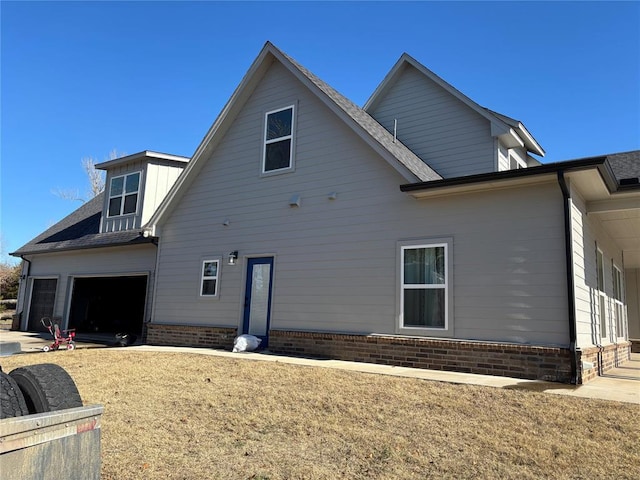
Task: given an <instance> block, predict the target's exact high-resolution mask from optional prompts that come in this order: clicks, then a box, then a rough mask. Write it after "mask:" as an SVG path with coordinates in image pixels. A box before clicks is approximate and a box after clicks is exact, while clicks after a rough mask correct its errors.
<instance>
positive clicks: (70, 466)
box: [0, 405, 104, 480]
mask: <svg viewBox="0 0 640 480" xmlns="http://www.w3.org/2000/svg"><path fill="white" fill-rule="evenodd" d="M103 411H104V407H103V406H102V405H91V406H88V407H78V408H69V409H66V410H59V411H55V412H48V413H37V414H34V415H25V416H23V417H14V418H5V419H3V420H0V477H1V478H2V480H14V479H15V480H31V479H33V480H48V479H52V480H53V479H56V480H60V479H65V480H94V479H95V480H99V479H100V466H101V458H100V454H101V450H100V423H101V419H102V413H103Z"/></svg>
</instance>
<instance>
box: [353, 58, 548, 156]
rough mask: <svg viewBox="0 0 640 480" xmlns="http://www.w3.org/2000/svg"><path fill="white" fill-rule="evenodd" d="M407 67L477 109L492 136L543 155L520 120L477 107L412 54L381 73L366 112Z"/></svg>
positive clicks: (542, 151)
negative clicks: (385, 72)
mask: <svg viewBox="0 0 640 480" xmlns="http://www.w3.org/2000/svg"><path fill="white" fill-rule="evenodd" d="M407 66H412V67H413V68H415V69H416V70H418V71H419V72H420V73H422V74H423V75H424V76H425V77H427V78H429V79H430V80H431V81H433V82H434V83H436V84H437V85H439V86H440V87H442V88H443V89H444V90H445V91H447V92H448V93H450V94H451V95H453V96H454V97H455V98H457V99H458V100H460V101H461V102H462V103H464V104H465V105H466V106H468V107H469V108H471V109H472V110H474V111H475V112H477V113H478V114H479V115H481V116H482V117H484V118H486V119H487V120H488V121H489V122H490V123H491V134H492V135H494V136H503V135H508V136H509V138H510V139H511V140H513V141H515V142H517V143H518V144H519V145H520V146H523V147H525V148H526V149H527V151H529V152H531V153H534V154H536V155H540V156H544V153H545V152H544V150H543V149H542V147H541V146H540V145H539V144H538V142H537V141H536V140H535V139H534V138H533V135H531V134H530V133H529V131H528V130H527V129H526V128H525V126H524V125H523V124H522V123H521V122H519V121H518V120H514V119H513V118H510V117H507V116H506V115H502V114H500V113H497V112H494V111H492V110H489V109H487V108H484V107H481V106H480V105H478V104H477V103H476V102H474V101H473V100H471V99H470V98H469V97H467V96H466V95H465V94H463V93H462V92H460V91H459V90H458V89H456V88H455V87H453V86H452V85H451V84H449V83H447V82H446V81H444V80H443V79H442V78H440V77H439V76H438V75H436V74H435V73H433V72H432V71H431V70H429V69H428V68H427V67H425V66H424V65H422V64H421V63H420V62H418V61H417V60H416V59H414V58H413V57H412V56H410V55H408V54H406V53H403V54H402V56H401V57H400V59H399V60H398V61H397V62H396V64H395V65H394V66H393V68H392V69H391V70H390V71H389V73H388V74H387V75H386V76H385V78H384V80H382V83H380V85H378V88H376V90H375V91H374V92H373V94H372V95H371V97H369V100H367V102H366V103H365V105H364V109H365V110H366V111H368V112H370V111H372V110H373V109H374V108H375V107H376V106H377V104H378V103H379V102H380V101H381V100H382V99H383V98H384V97H385V96H386V94H387V92H388V91H389V89H390V88H391V87H392V86H393V85H394V84H395V83H396V81H397V80H398V79H399V78H400V76H401V74H402V72H403V71H404V69H405V68H406V67H407Z"/></svg>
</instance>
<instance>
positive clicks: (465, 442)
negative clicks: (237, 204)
mask: <svg viewBox="0 0 640 480" xmlns="http://www.w3.org/2000/svg"><path fill="white" fill-rule="evenodd" d="M1 362H2V366H3V368H4V370H5V371H10V370H11V369H12V368H15V367H18V366H21V365H29V364H35V363H45V362H51V363H57V364H59V365H61V366H63V367H65V368H66V369H67V371H68V372H69V373H70V374H71V375H72V376H73V378H74V379H75V381H76V383H77V385H78V388H79V390H80V393H81V395H82V398H83V401H84V403H85V405H89V404H96V403H99V404H103V405H104V406H105V413H104V416H103V419H102V478H103V479H108V480H116V479H118V480H120V479H137V478H140V479H263V480H266V479H272V480H275V479H412V478H415V479H425V478H434V479H436V478H437V479H443V478H450V479H472V478H473V479H486V478H489V479H492V478H496V479H541V478H553V479H587V478H588V479H592V478H600V479H605V478H606V479H610V478H616V479H632V478H633V479H636V478H638V472H639V471H640V407H638V406H637V405H631V404H622V403H615V402H606V401H597V400H588V399H581V398H572V397H564V396H559V395H550V394H544V393H538V392H530V391H517V390H503V389H496V388H487V387H475V386H463V385H449V384H445V383H438V382H430V381H423V380H415V379H406V378H395V377H388V376H381V375H371V374H364V373H356V372H346V371H336V370H331V369H324V368H315V367H302V366H292V365H287V364H281V363H272V362H260V361H252V360H248V359H242V358H241V357H240V358H239V359H237V360H236V359H228V358H220V357H214V356H205V355H197V354H193V355H192V354H182V353H150V352H135V351H133V350H126V349H125V350H122V349H120V350H110V349H94V350H76V351H75V352H66V351H65V352H50V353H47V354H44V353H37V354H25V355H18V356H13V357H8V358H2V359H1Z"/></svg>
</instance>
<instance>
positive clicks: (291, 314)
mask: <svg viewBox="0 0 640 480" xmlns="http://www.w3.org/2000/svg"><path fill="white" fill-rule="evenodd" d="M294 103H295V104H296V112H297V113H296V114H297V119H296V131H295V141H296V151H295V172H293V173H288V174H283V175H275V176H270V177H263V178H261V176H260V166H261V158H262V157H261V155H262V136H263V128H264V125H263V122H264V113H265V112H266V111H269V110H273V109H276V108H279V107H282V106H287V105H291V104H294ZM202 160H203V161H204V160H206V163H205V164H204V166H203V167H202V170H201V171H200V172H199V173H198V175H197V178H195V180H194V181H193V183H191V185H190V188H189V189H188V191H186V192H185V194H184V195H183V196H182V197H181V199H180V202H179V203H178V205H176V207H175V209H174V210H173V211H172V213H171V214H170V215H169V217H168V218H167V220H166V221H165V222H164V224H163V225H160V235H161V236H160V246H159V253H158V255H159V258H158V280H157V282H156V293H155V308H154V317H153V322H156V323H166V324H185V325H214V326H232V327H235V326H240V325H241V319H242V306H243V302H244V280H245V270H246V265H247V258H248V257H251V256H259V255H273V256H274V257H275V264H274V292H273V303H272V318H271V328H272V329H291V330H304V331H323V332H351V333H376V334H396V333H397V332H398V297H399V278H397V273H396V271H397V256H398V249H399V242H403V241H411V240H416V239H417V240H425V241H426V242H428V241H429V239H433V238H442V237H448V238H452V239H453V240H452V242H453V244H452V249H451V254H452V255H453V269H454V272H453V278H454V283H453V285H452V286H451V288H453V289H454V292H453V293H454V305H453V306H452V307H453V309H452V310H453V318H452V321H453V327H454V330H453V335H454V336H455V337H457V338H466V339H478V340H499V341H512V342H520V343H534V344H553V345H557V344H562V345H564V344H567V343H568V333H567V330H568V328H567V319H566V277H565V273H564V244H563V229H562V226H563V215H562V208H561V205H562V197H561V195H560V192H559V189H558V187H557V184H556V183H555V182H553V183H551V184H548V185H547V184H543V185H537V186H535V187H531V188H525V187H521V188H519V189H511V190H506V189H505V190H495V191H491V192H486V193H481V194H475V195H458V196H450V197H446V198H438V199H430V200H420V201H418V200H415V199H413V198H411V197H410V196H408V195H406V194H404V193H402V192H400V190H399V185H400V184H401V183H405V180H404V179H403V178H402V177H401V176H400V175H399V174H398V173H397V172H396V171H395V170H394V169H393V168H392V167H390V166H389V165H388V163H387V162H386V161H385V160H384V159H382V158H380V157H379V156H378V155H377V154H376V153H375V152H373V150H371V148H370V147H369V146H367V145H366V144H365V143H364V142H363V141H362V140H361V139H360V138H359V137H357V136H356V135H355V134H354V133H353V132H351V131H350V130H349V129H347V128H346V127H345V126H344V125H342V124H341V123H340V121H339V120H338V119H337V118H336V117H335V116H334V114H333V113H332V112H330V111H329V110H328V109H327V108H326V107H325V106H324V105H323V104H321V102H320V101H319V100H318V99H317V98H316V97H314V96H313V95H311V94H310V93H309V92H308V91H307V90H306V89H305V88H303V87H302V86H301V85H300V84H299V83H297V81H296V80H295V79H294V78H293V77H292V76H290V74H289V73H288V72H287V71H286V70H285V69H284V68H282V67H281V66H280V65H279V64H274V65H273V66H272V67H271V68H270V70H269V71H268V72H267V73H266V74H265V77H264V78H263V80H262V82H261V83H260V84H259V85H258V87H257V88H256V90H255V91H254V92H253V94H252V96H251V97H250V99H249V100H248V101H247V103H246V104H245V105H244V107H243V109H242V110H241V112H240V113H239V115H238V117H237V118H236V119H235V122H234V123H233V125H232V126H231V127H230V129H229V130H228V131H227V132H226V134H225V136H224V138H223V139H222V140H221V141H220V143H219V145H218V147H217V149H216V150H215V151H214V152H213V154H212V155H211V157H210V158H208V159H204V158H203V159H202ZM332 192H336V193H337V197H336V198H335V199H334V200H331V199H330V198H329V194H330V193H332ZM294 194H299V195H300V197H301V206H300V207H299V208H292V207H290V206H289V199H290V197H291V196H292V195H294ZM225 220H228V221H229V225H228V226H224V225H223V222H225ZM234 250H238V251H239V255H240V259H239V264H238V265H236V266H229V265H227V262H226V256H227V254H228V253H229V252H231V251H234ZM220 257H222V258H223V260H224V261H223V262H222V265H221V270H220V276H219V287H220V290H219V296H218V297H217V298H215V299H212V298H202V297H200V296H199V286H200V274H201V268H202V261H203V260H205V259H208V258H220Z"/></svg>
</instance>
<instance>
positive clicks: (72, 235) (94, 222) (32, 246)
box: [10, 192, 154, 257]
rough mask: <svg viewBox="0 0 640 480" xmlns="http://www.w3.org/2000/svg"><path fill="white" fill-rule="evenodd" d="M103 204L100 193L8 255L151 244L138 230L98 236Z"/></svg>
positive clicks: (16, 255)
mask: <svg viewBox="0 0 640 480" xmlns="http://www.w3.org/2000/svg"><path fill="white" fill-rule="evenodd" d="M103 203H104V192H103V193H101V194H99V195H97V196H96V197H94V198H93V199H91V200H89V201H88V202H87V203H85V204H84V205H82V206H81V207H80V208H78V209H77V210H76V211H74V212H72V213H71V214H69V215H68V216H66V217H65V218H63V219H62V220H60V221H59V222H58V223H56V224H55V225H53V226H52V227H51V228H48V229H47V230H46V231H45V232H44V233H42V234H40V235H38V236H37V237H36V238H34V239H33V240H31V241H30V242H29V243H27V244H26V245H24V246H23V247H21V248H19V249H18V250H17V251H15V252H13V253H11V254H10V255H13V256H15V257H19V256H21V255H28V254H33V253H53V252H64V251H68V250H83V249H87V248H98V247H115V246H122V245H138V244H141V243H150V242H152V241H153V240H154V239H153V238H147V237H144V236H143V235H142V231H141V230H126V231H122V232H110V233H99V232H100V217H101V216H102V206H103Z"/></svg>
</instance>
